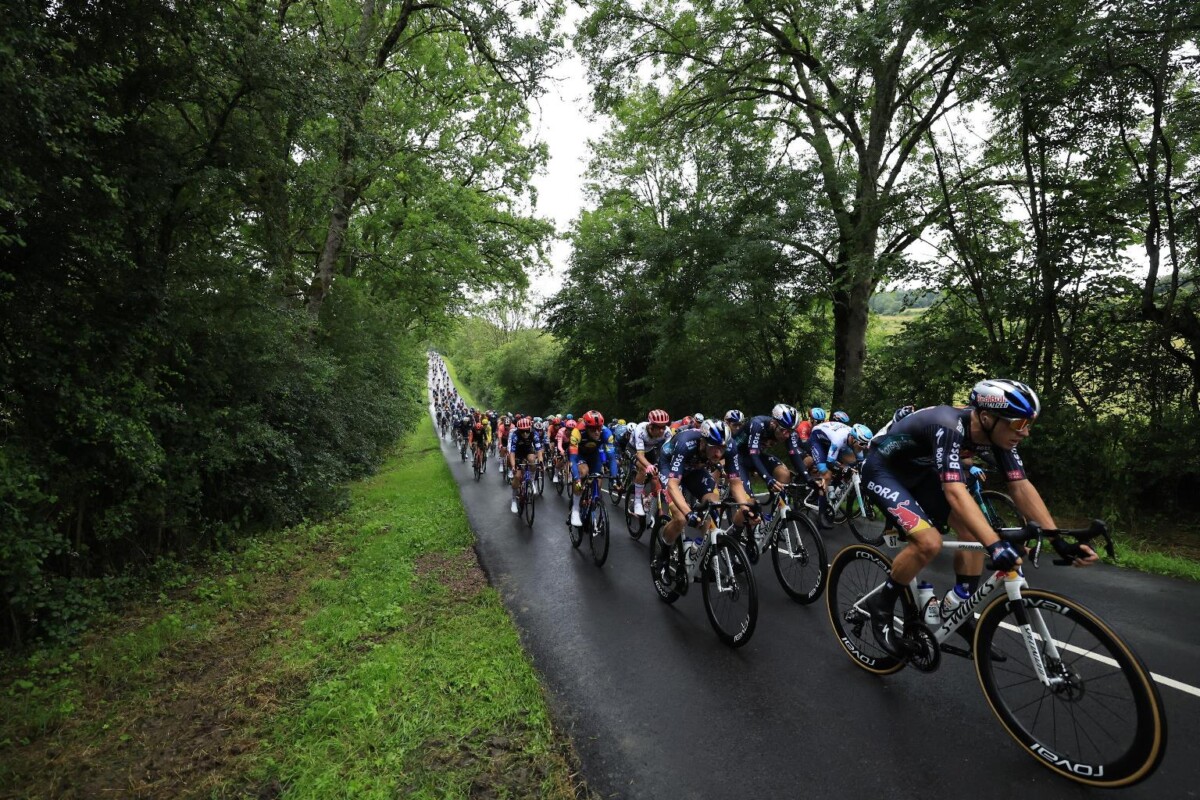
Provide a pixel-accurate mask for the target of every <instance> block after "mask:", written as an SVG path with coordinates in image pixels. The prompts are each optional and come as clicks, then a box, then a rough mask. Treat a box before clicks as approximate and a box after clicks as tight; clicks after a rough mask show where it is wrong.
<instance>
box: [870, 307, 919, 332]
mask: <svg viewBox="0 0 1200 800" xmlns="http://www.w3.org/2000/svg"><path fill="white" fill-rule="evenodd" d="M925 311H926V309H924V308H909V309H905V310H904V311H903V312H901V313H899V314H871V315H870V317H869V319H868V322H867V325H868V329H869V332H870V333H875V332H878V333H879V334H880V335H882V336H885V337H886V336H892V335H893V334H896V333H899V332H900V329H901V328H903V327H904V326H905V324H906V323H909V322H911V321H913V320H914V319H916V318H917V317H919V316H921V315H922V314H924V313H925ZM868 335H869V334H868Z"/></svg>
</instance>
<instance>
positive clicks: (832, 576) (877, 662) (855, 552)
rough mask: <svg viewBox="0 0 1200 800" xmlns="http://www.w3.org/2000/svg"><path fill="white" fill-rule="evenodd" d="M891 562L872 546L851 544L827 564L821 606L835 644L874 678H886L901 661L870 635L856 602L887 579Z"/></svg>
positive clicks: (865, 616) (868, 627) (896, 669)
mask: <svg viewBox="0 0 1200 800" xmlns="http://www.w3.org/2000/svg"><path fill="white" fill-rule="evenodd" d="M891 572H892V562H891V559H889V558H888V557H887V556H885V555H884V554H883V553H881V552H879V551H878V550H876V549H875V548H874V547H868V546H867V545H863V544H852V545H850V546H849V547H845V548H842V550H841V552H839V553H838V554H837V555H836V556H834V557H833V563H832V564H830V565H829V577H828V582H829V585H828V586H827V587H826V589H825V606H826V608H828V609H829V622H830V623H831V624H832V625H833V632H834V634H835V635H837V638H838V643H839V644H841V646H842V649H843V650H845V651H846V654H847V655H848V656H850V659H851V660H852V661H854V663H855V664H857V665H858V666H860V667H862V668H863V669H865V670H867V671H868V672H874V673H875V674H876V675H890V674H892V673H893V672H896V671H898V670H900V669H901V668H902V667H903V666H904V662H903V661H902V660H900V659H898V658H895V657H894V656H890V655H888V654H887V652H886V651H885V650H884V649H883V648H881V647H880V646H879V645H878V644H877V643H876V642H875V637H874V636H873V635H872V634H871V625H870V618H869V617H868V615H867V612H866V611H864V610H862V609H861V607H860V606H858V602H859V600H861V599H862V598H863V596H865V595H866V594H868V593H870V592H871V591H873V590H874V589H875V587H877V586H879V585H880V584H882V583H883V582H884V581H885V580H887V577H888V575H890V574H891Z"/></svg>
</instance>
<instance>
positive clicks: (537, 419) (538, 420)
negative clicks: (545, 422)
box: [533, 417, 542, 425]
mask: <svg viewBox="0 0 1200 800" xmlns="http://www.w3.org/2000/svg"><path fill="white" fill-rule="evenodd" d="M533 424H534V425H541V424H542V418H541V417H534V418H533Z"/></svg>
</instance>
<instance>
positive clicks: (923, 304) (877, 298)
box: [869, 289, 941, 315]
mask: <svg viewBox="0 0 1200 800" xmlns="http://www.w3.org/2000/svg"><path fill="white" fill-rule="evenodd" d="M939 297H941V292H931V291H927V290H923V289H915V290H911V291H905V292H877V293H876V294H874V295H872V296H871V300H870V302H869V307H870V309H871V312H872V313H875V314H885V315H888V314H899V313H900V312H902V311H903V310H904V309H906V308H929V307H930V306H931V305H933V304H934V303H936V302H937V300H938V298H939Z"/></svg>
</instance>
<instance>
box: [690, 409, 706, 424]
mask: <svg viewBox="0 0 1200 800" xmlns="http://www.w3.org/2000/svg"><path fill="white" fill-rule="evenodd" d="M692 422H704V415H703V414H701V413H700V412H699V411H697V412H696V413H695V414H692Z"/></svg>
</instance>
